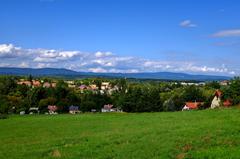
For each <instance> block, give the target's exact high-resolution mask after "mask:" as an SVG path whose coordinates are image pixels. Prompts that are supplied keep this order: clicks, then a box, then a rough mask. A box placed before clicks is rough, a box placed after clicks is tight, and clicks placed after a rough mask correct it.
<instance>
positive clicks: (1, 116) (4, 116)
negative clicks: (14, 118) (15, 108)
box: [0, 114, 8, 119]
mask: <svg viewBox="0 0 240 159" xmlns="http://www.w3.org/2000/svg"><path fill="white" fill-rule="evenodd" d="M7 118H8V116H7V115H6V114H0V119H7Z"/></svg>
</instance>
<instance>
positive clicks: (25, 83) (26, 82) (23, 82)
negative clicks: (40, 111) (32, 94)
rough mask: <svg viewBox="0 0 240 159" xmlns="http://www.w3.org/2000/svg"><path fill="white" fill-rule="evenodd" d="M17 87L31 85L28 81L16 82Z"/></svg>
mask: <svg viewBox="0 0 240 159" xmlns="http://www.w3.org/2000/svg"><path fill="white" fill-rule="evenodd" d="M17 84H18V85H26V86H28V87H31V86H32V83H31V82H30V81H19V82H17Z"/></svg>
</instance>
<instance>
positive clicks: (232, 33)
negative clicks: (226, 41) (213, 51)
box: [212, 29, 240, 38]
mask: <svg viewBox="0 0 240 159" xmlns="http://www.w3.org/2000/svg"><path fill="white" fill-rule="evenodd" d="M212 37H216V38H221V37H240V29H232V30H221V31H219V32H217V33H214V34H212Z"/></svg>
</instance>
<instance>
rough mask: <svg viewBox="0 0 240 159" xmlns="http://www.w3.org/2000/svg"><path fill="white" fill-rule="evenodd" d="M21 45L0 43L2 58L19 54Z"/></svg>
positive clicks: (0, 55)
mask: <svg viewBox="0 0 240 159" xmlns="http://www.w3.org/2000/svg"><path fill="white" fill-rule="evenodd" d="M19 50H21V48H20V47H14V46H13V45H12V44H1V45H0V57H1V58H14V57H17V56H18V52H19Z"/></svg>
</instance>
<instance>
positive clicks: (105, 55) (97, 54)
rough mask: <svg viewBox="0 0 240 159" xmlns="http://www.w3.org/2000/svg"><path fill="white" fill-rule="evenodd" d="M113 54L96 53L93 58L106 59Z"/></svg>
mask: <svg viewBox="0 0 240 159" xmlns="http://www.w3.org/2000/svg"><path fill="white" fill-rule="evenodd" d="M112 55H113V54H112V53H111V52H100V51H98V52H96V53H95V56H96V57H98V58H101V57H108V56H112Z"/></svg>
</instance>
